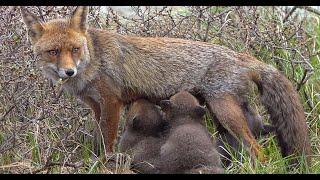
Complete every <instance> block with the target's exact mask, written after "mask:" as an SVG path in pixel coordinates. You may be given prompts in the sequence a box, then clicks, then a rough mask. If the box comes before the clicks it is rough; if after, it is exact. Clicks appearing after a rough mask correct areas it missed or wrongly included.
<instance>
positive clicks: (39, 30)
mask: <svg viewBox="0 0 320 180" xmlns="http://www.w3.org/2000/svg"><path fill="white" fill-rule="evenodd" d="M20 11H21V15H22V19H23V22H24V23H25V24H26V25H27V29H28V34H29V36H30V39H31V43H32V44H35V43H36V42H37V41H38V40H39V39H40V37H41V36H42V35H43V32H44V26H43V25H42V21H40V20H39V19H38V18H37V17H36V16H35V15H34V14H31V13H30V12H29V11H28V10H27V9H26V8H25V7H23V6H21V7H20Z"/></svg>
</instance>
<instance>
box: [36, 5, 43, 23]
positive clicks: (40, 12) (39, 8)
mask: <svg viewBox="0 0 320 180" xmlns="http://www.w3.org/2000/svg"><path fill="white" fill-rule="evenodd" d="M37 8H38V11H39V14H40V17H41V20H42V21H44V17H43V15H42V10H41V7H40V6H37Z"/></svg>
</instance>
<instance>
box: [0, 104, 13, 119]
mask: <svg viewBox="0 0 320 180" xmlns="http://www.w3.org/2000/svg"><path fill="white" fill-rule="evenodd" d="M14 107H15V106H14V105H12V106H11V107H10V108H9V110H8V111H7V112H6V113H5V114H4V115H3V116H2V117H1V119H0V121H3V120H4V119H5V118H6V116H7V115H8V114H9V113H10V112H11V111H12V110H13V109H14Z"/></svg>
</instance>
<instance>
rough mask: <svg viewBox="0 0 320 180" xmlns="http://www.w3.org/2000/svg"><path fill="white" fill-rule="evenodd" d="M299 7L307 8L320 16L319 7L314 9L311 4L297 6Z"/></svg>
mask: <svg viewBox="0 0 320 180" xmlns="http://www.w3.org/2000/svg"><path fill="white" fill-rule="evenodd" d="M297 8H301V9H305V10H307V11H309V12H312V13H315V14H317V15H319V16H320V11H319V10H317V9H314V8H312V7H310V6H297Z"/></svg>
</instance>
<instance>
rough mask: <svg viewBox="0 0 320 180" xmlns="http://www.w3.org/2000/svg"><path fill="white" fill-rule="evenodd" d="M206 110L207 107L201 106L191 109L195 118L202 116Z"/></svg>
mask: <svg viewBox="0 0 320 180" xmlns="http://www.w3.org/2000/svg"><path fill="white" fill-rule="evenodd" d="M206 112H207V109H206V108H205V107H202V106H197V107H196V108H195V109H194V110H193V115H194V117H195V118H202V117H203V116H204V115H205V114H206Z"/></svg>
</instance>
